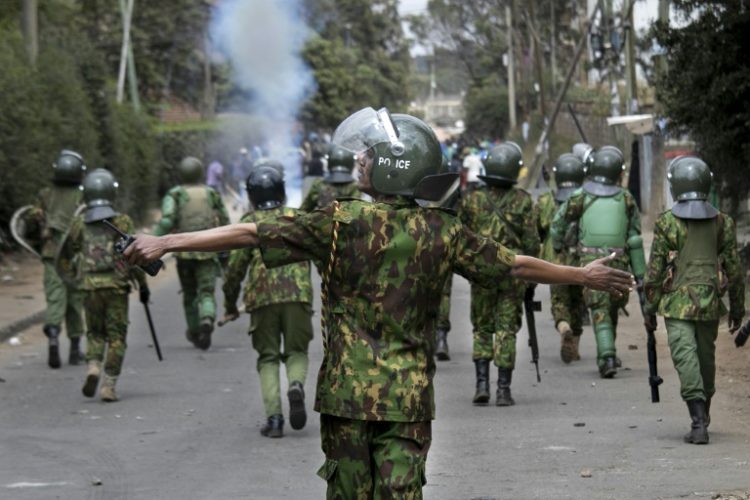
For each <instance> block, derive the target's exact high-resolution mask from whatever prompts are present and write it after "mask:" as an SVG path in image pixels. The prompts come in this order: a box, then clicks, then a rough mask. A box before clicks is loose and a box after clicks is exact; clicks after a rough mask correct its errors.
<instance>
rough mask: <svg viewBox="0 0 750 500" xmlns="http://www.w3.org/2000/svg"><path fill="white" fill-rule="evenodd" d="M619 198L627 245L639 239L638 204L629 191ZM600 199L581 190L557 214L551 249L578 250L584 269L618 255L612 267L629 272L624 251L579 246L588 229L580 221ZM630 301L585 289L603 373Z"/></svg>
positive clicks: (552, 229) (623, 296)
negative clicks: (608, 336) (620, 314)
mask: <svg viewBox="0 0 750 500" xmlns="http://www.w3.org/2000/svg"><path fill="white" fill-rule="evenodd" d="M619 196H621V197H622V198H623V203H624V206H625V214H624V217H625V218H626V229H625V235H624V236H623V241H626V240H627V239H628V238H630V237H632V236H640V234H641V215H640V213H639V212H638V205H637V204H636V202H635V199H634V198H633V195H632V194H630V192H629V191H628V190H627V189H622V190H620V191H619V192H618V194H617V195H615V197H619ZM597 198H598V197H597V196H595V195H592V194H589V193H587V192H586V191H584V190H583V189H579V190H576V192H575V193H573V194H572V195H571V196H570V198H568V200H567V201H566V202H565V203H563V204H562V206H561V207H560V209H559V210H558V211H557V213H556V214H555V217H554V219H553V221H552V226H551V227H550V234H551V238H552V245H553V247H554V248H555V249H564V248H566V247H567V248H570V247H574V246H576V247H577V252H578V256H577V258H578V260H579V263H580V265H582V266H585V265H586V264H588V263H590V262H592V261H594V260H596V259H599V258H602V257H605V256H607V255H609V254H610V253H611V252H615V253H616V254H617V255H616V257H615V258H614V260H612V261H611V262H610V266H611V267H614V268H616V269H621V270H623V271H628V270H629V268H630V258H629V256H628V252H627V249H626V248H625V247H623V248H582V247H581V245H579V244H578V241H580V239H581V238H582V234H583V232H584V231H585V228H584V227H581V226H582V224H580V221H581V218H582V217H583V215H584V213H585V211H586V210H587V209H588V208H589V207H590V206H591V204H592V203H593V202H594V201H595V200H596V199H597ZM571 233H575V234H571ZM628 297H629V294H627V293H624V294H622V296H620V297H616V296H614V295H611V294H610V293H608V292H601V291H596V290H590V289H588V288H584V289H583V299H584V301H585V303H586V306H587V307H588V308H589V309H590V310H591V318H592V323H593V327H594V334H595V335H596V339H597V364H598V366H599V369H600V370H602V369H603V367H604V366H605V363H606V359H607V358H615V359H616V350H615V343H614V342H615V340H616V338H617V320H618V312H619V310H620V309H621V308H623V307H625V306H626V305H627V303H628ZM603 332H604V333H606V334H609V332H611V334H612V336H613V338H612V339H611V340H606V341H603V340H602V338H601V337H602V333H603Z"/></svg>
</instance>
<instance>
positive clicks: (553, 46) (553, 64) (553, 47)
mask: <svg viewBox="0 0 750 500" xmlns="http://www.w3.org/2000/svg"><path fill="white" fill-rule="evenodd" d="M549 15H550V21H551V23H552V24H551V26H550V69H551V71H552V93H553V94H554V93H555V92H557V17H556V14H555V0H550V2H549Z"/></svg>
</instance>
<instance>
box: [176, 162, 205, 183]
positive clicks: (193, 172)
mask: <svg viewBox="0 0 750 500" xmlns="http://www.w3.org/2000/svg"><path fill="white" fill-rule="evenodd" d="M178 172H179V173H180V182H182V183H183V184H200V183H201V182H202V181H203V175H204V172H203V162H202V161H200V160H199V159H198V158H196V157H194V156H186V157H185V158H183V159H182V161H181V162H180V165H179V167H178Z"/></svg>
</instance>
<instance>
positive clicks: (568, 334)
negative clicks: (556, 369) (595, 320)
mask: <svg viewBox="0 0 750 500" xmlns="http://www.w3.org/2000/svg"><path fill="white" fill-rule="evenodd" d="M557 331H558V332H560V359H562V361H563V363H565V364H566V365H567V364H569V363H570V362H571V361H573V360H574V359H575V355H576V352H574V351H575V350H576V346H575V341H574V339H573V329H572V328H571V327H570V323H568V322H567V321H560V322H559V323H558V324H557Z"/></svg>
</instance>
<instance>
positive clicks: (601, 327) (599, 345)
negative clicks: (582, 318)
mask: <svg viewBox="0 0 750 500" xmlns="http://www.w3.org/2000/svg"><path fill="white" fill-rule="evenodd" d="M594 334H595V336H596V357H597V362H598V363H599V364H600V365H601V364H602V363H603V362H604V360H605V359H606V358H612V357H614V356H615V353H616V351H615V330H614V328H612V325H610V324H609V323H599V324H598V325H596V326H595V327H594Z"/></svg>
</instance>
